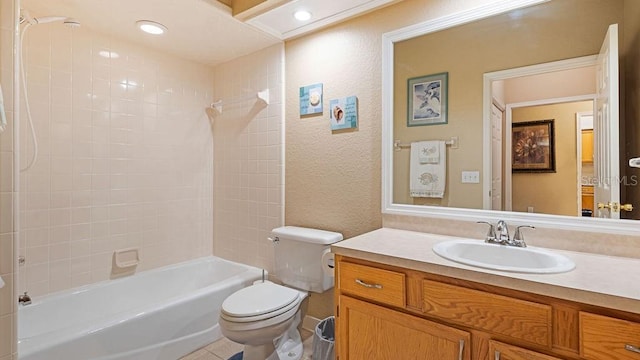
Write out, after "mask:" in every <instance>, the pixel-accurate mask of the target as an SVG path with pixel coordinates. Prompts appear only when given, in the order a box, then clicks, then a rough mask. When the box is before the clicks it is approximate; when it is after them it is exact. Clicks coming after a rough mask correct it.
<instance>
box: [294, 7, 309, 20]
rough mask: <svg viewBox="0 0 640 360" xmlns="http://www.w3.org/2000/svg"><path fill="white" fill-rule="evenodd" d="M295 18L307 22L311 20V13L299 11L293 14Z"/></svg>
mask: <svg viewBox="0 0 640 360" xmlns="http://www.w3.org/2000/svg"><path fill="white" fill-rule="evenodd" d="M293 17H295V18H296V19H297V20H300V21H307V20H309V19H311V13H310V12H308V11H307V10H298V11H296V12H295V13H294V14H293Z"/></svg>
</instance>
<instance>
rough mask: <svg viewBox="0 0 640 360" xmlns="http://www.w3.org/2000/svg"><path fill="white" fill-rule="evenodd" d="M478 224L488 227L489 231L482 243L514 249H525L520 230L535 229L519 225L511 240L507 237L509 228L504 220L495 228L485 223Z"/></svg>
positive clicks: (479, 222) (525, 245)
mask: <svg viewBox="0 0 640 360" xmlns="http://www.w3.org/2000/svg"><path fill="white" fill-rule="evenodd" d="M478 224H487V225H489V231H488V232H487V236H486V238H485V239H484V242H486V243H490V244H500V245H508V246H516V247H527V244H526V243H525V242H524V236H523V235H522V231H520V228H523V227H526V228H531V229H535V227H533V226H531V225H520V226H518V227H517V228H516V233H515V235H514V236H513V239H511V237H510V236H509V227H508V226H507V223H506V222H505V221H504V220H499V221H498V223H497V224H496V225H495V226H494V225H493V224H491V223H489V222H487V221H478Z"/></svg>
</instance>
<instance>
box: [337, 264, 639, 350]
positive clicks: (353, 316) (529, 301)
mask: <svg viewBox="0 0 640 360" xmlns="http://www.w3.org/2000/svg"><path fill="white" fill-rule="evenodd" d="M335 269H336V288H335V290H336V291H335V301H336V354H337V359H338V360H359V359H367V360H378V359H379V360H386V359H403V360H404V359H438V360H446V359H453V360H459V359H467V360H471V359H473V360H555V359H566V360H578V359H584V360H619V359H620V360H640V314H637V313H628V312H622V311H618V310H613V309H607V308H602V307H597V306H593V305H588V304H582V303H576V302H572V301H569V300H564V299H558V298H554V297H549V296H543V295H538V294H532V293H527V292H523V291H518V290H513V289H508V288H503V287H497V286H494V285H487V284H482V283H478V282H471V281H467V280H461V279H456V278H451V277H447V276H443V275H439V274H434V273H427V272H421V271H417V270H413V269H407V268H403V267H397V266H391V265H386V264H382V263H374V262H370V261H366V260H362V259H357V258H351V257H345V256H342V255H336V268H335ZM635 350H637V352H636V351H635Z"/></svg>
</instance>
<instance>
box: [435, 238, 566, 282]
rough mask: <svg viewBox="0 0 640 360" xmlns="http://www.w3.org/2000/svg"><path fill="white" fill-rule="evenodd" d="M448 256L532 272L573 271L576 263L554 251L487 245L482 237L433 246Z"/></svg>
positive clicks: (504, 269)
mask: <svg viewBox="0 0 640 360" xmlns="http://www.w3.org/2000/svg"><path fill="white" fill-rule="evenodd" d="M433 251H434V252H435V253H436V254H438V255H440V256H442V257H443V258H445V259H448V260H451V261H455V262H459V263H462V264H466V265H471V266H477V267H481V268H485V269H492V270H500V271H511V272H521V273H532V274H554V273H562V272H567V271H571V270H573V269H574V268H575V267H576V264H575V263H574V262H573V261H572V260H571V259H569V258H568V257H566V256H564V255H560V254H556V253H554V252H552V251H549V250H545V249H541V248H535V247H526V248H520V247H515V246H505V245H498V244H488V243H485V242H482V241H479V240H451V241H444V242H441V243H438V244H436V245H434V246H433Z"/></svg>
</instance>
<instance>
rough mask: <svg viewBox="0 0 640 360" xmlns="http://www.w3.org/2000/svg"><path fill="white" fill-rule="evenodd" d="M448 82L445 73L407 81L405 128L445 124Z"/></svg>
mask: <svg viewBox="0 0 640 360" xmlns="http://www.w3.org/2000/svg"><path fill="white" fill-rule="evenodd" d="M448 80H449V73H446V72H445V73H440V74H433V75H427V76H420V77H415V78H411V79H409V80H408V93H407V99H408V107H407V115H408V116H407V126H422V125H439V124H446V123H447V121H448V120H447V92H448Z"/></svg>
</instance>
